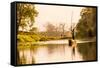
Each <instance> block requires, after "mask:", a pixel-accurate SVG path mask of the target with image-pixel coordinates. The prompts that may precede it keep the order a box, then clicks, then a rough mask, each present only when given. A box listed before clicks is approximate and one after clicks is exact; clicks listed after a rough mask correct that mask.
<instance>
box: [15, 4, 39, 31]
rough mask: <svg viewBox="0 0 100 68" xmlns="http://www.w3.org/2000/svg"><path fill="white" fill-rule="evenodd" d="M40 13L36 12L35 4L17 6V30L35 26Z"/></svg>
mask: <svg viewBox="0 0 100 68" xmlns="http://www.w3.org/2000/svg"><path fill="white" fill-rule="evenodd" d="M37 14H38V12H37V11H36V10H35V6H34V5H33V4H24V3H23V4H22V3H18V4H17V28H18V30H19V28H22V29H24V28H25V27H26V26H27V25H28V26H29V27H32V26H33V23H34V21H35V17H36V16H37Z"/></svg>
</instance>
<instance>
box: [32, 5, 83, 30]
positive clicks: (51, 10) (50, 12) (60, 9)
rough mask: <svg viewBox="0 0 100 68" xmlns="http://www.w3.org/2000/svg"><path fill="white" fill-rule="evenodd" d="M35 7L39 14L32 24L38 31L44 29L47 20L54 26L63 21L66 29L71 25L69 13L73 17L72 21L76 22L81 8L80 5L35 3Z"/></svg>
mask: <svg viewBox="0 0 100 68" xmlns="http://www.w3.org/2000/svg"><path fill="white" fill-rule="evenodd" d="M35 7H36V10H37V11H38V12H39V14H38V16H37V17H36V19H35V24H34V25H35V26H36V27H38V29H39V31H45V30H46V29H45V27H46V24H47V23H48V22H49V23H51V24H53V25H55V26H58V25H59V24H60V23H65V26H66V28H65V29H66V30H68V28H69V27H70V25H71V15H72V17H73V18H72V22H73V23H77V22H78V20H79V18H80V11H81V9H82V7H71V6H52V5H35ZM72 13H73V14H72Z"/></svg>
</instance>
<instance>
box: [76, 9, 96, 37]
mask: <svg viewBox="0 0 100 68" xmlns="http://www.w3.org/2000/svg"><path fill="white" fill-rule="evenodd" d="M80 15H81V19H80V20H79V23H78V24H77V31H78V33H77V37H80V38H88V37H95V36H96V8H83V9H82V11H81V13H80Z"/></svg>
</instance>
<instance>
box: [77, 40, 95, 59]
mask: <svg viewBox="0 0 100 68" xmlns="http://www.w3.org/2000/svg"><path fill="white" fill-rule="evenodd" d="M95 45H96V43H95V42H94V43H91V42H90V43H81V44H78V46H77V48H78V51H79V52H80V54H82V57H83V60H86V61H87V60H96V46H95Z"/></svg>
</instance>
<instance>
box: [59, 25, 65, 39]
mask: <svg viewBox="0 0 100 68" xmlns="http://www.w3.org/2000/svg"><path fill="white" fill-rule="evenodd" d="M60 26H61V30H62V34H61V37H64V33H65V24H60Z"/></svg>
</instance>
